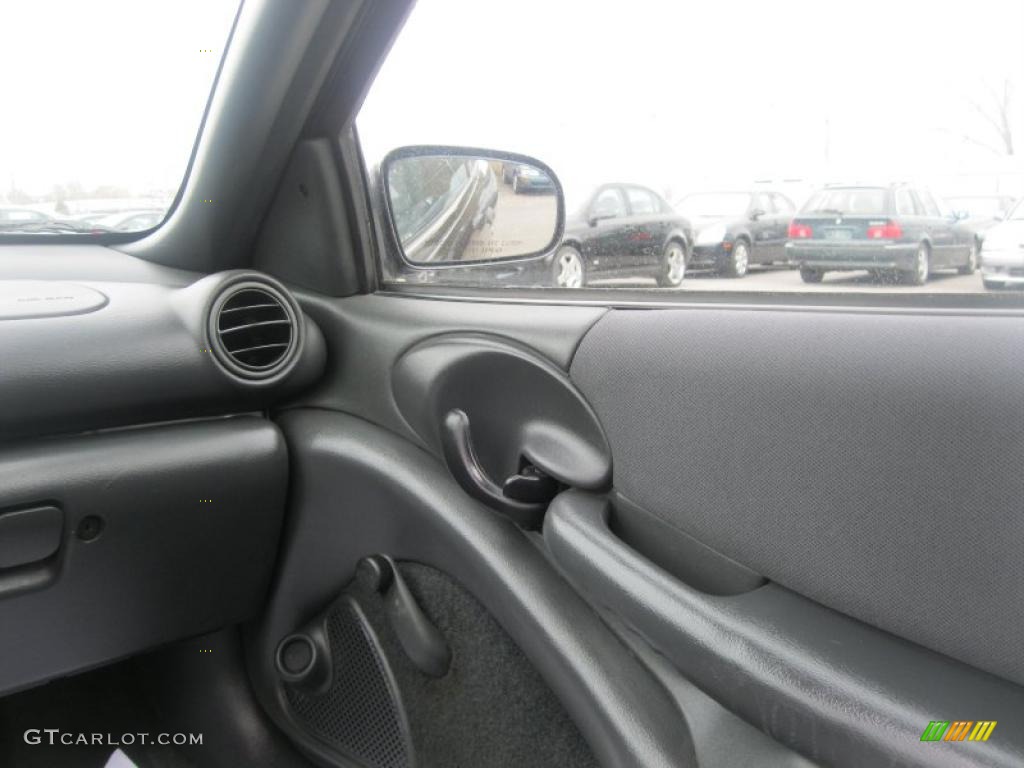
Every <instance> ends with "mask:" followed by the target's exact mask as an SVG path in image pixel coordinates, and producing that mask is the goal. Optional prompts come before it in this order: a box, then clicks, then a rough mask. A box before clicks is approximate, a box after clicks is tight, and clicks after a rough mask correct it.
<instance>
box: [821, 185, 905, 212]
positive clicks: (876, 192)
mask: <svg viewBox="0 0 1024 768" xmlns="http://www.w3.org/2000/svg"><path fill="white" fill-rule="evenodd" d="M887 200H888V193H887V192H886V190H884V189H878V188H876V187H839V188H834V189H823V190H821V191H820V192H817V193H815V194H814V195H812V196H811V199H810V200H808V201H807V204H806V205H805V206H804V208H803V211H802V213H808V214H830V215H838V214H855V215H856V214H861V215H869V216H873V215H874V216H877V215H883V214H886V213H888V208H889V206H888V202H887ZM912 210H913V202H911V211H912Z"/></svg>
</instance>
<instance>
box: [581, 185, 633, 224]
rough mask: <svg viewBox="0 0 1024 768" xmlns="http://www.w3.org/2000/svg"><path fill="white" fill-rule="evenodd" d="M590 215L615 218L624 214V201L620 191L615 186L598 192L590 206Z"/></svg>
mask: <svg viewBox="0 0 1024 768" xmlns="http://www.w3.org/2000/svg"><path fill="white" fill-rule="evenodd" d="M590 214H591V216H600V217H602V218H607V219H617V218H620V217H622V216H625V215H626V203H625V201H624V200H623V199H622V193H621V192H619V190H618V189H616V188H615V187H607V188H605V189H602V190H601V191H600V192H598V194H597V196H596V197H595V198H594V202H593V203H592V204H591V206H590Z"/></svg>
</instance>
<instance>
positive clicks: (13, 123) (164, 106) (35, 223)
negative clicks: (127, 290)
mask: <svg viewBox="0 0 1024 768" xmlns="http://www.w3.org/2000/svg"><path fill="white" fill-rule="evenodd" d="M238 6H239V0H175V2H173V3H154V2H139V1H138V0H90V2H74V0H32V2H19V3H8V4H6V5H5V7H4V13H3V23H2V24H0V72H3V78H2V79H3V100H4V107H5V108H4V116H3V119H2V120H0V236H2V235H5V234H58V235H59V234H65V233H71V234H81V233H93V234H96V235H103V234H107V233H109V232H112V231H114V232H137V231H143V230H146V229H151V228H152V227H154V226H157V225H158V224H159V223H160V222H161V221H162V220H163V218H164V215H165V214H166V212H167V210H168V208H169V207H170V205H171V202H172V201H173V200H174V197H175V195H176V194H177V191H178V188H179V187H180V186H181V183H182V179H183V176H184V173H185V168H186V166H187V164H188V159H189V156H190V154H191V151H192V147H193V145H194V143H195V138H196V133H197V131H198V129H199V123H200V120H201V118H202V114H203V110H204V108H205V106H206V102H207V99H208V97H209V94H210V87H211V85H212V83H213V78H214V75H215V73H216V71H217V66H218V64H219V62H220V60H221V56H222V55H223V53H224V48H225V46H226V44H227V40H228V35H229V33H230V29H231V24H232V22H233V20H234V17H235V14H236V12H237V10H238ZM14 107H16V108H14Z"/></svg>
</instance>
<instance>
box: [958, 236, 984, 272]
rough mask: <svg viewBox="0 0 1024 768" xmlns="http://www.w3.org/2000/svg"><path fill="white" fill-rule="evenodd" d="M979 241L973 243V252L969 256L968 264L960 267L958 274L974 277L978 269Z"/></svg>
mask: <svg viewBox="0 0 1024 768" xmlns="http://www.w3.org/2000/svg"><path fill="white" fill-rule="evenodd" d="M979 250H980V248H978V241H977V240H974V241H973V242H972V243H971V251H970V253H968V254H967V263H966V264H964V265H963V266H962V267H960V268H959V269H958V270H957V272H959V273H960V274H961V275H973V274H974V273H975V271H976V270H977V269H978V251H979Z"/></svg>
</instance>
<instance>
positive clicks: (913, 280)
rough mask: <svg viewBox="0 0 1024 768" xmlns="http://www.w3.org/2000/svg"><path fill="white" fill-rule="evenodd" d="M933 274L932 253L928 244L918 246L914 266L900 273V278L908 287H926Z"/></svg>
mask: <svg viewBox="0 0 1024 768" xmlns="http://www.w3.org/2000/svg"><path fill="white" fill-rule="evenodd" d="M930 273H931V253H930V252H929V250H928V245H927V244H926V243H921V244H920V245H919V246H917V253H915V254H914V265H913V267H911V268H910V269H905V270H901V271H900V277H902V278H903V282H904V283H906V284H907V285H924V284H925V283H927V282H928V276H929V274H930Z"/></svg>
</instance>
